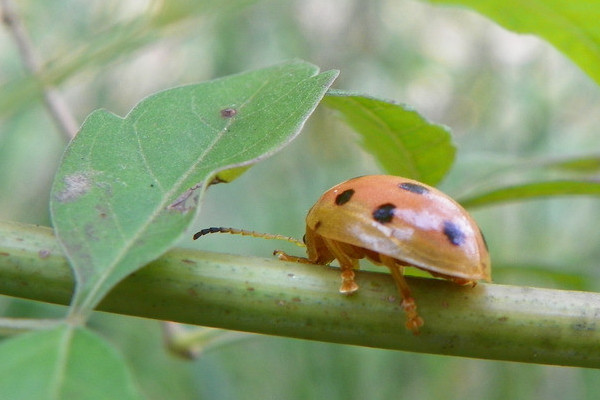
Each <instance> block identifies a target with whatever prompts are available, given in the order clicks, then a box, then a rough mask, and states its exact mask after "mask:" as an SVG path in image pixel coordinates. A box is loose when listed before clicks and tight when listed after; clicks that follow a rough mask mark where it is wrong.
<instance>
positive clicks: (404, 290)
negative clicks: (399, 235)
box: [380, 255, 424, 335]
mask: <svg viewBox="0 0 600 400" xmlns="http://www.w3.org/2000/svg"><path fill="white" fill-rule="evenodd" d="M380 259H381V262H382V263H383V264H384V265H385V266H386V267H388V268H389V269H390V271H391V273H392V277H393V278H394V281H395V282H396V286H397V288H398V291H399V292H400V295H401V296H402V308H403V309H404V312H405V313H406V319H407V320H406V328H407V329H409V330H411V331H412V332H413V333H414V334H415V335H418V334H419V328H420V327H421V326H423V324H424V321H423V318H421V317H420V316H419V313H418V312H417V303H416V302H415V299H414V298H413V297H412V293H411V292H410V287H408V283H406V280H405V279H404V273H403V272H404V271H403V268H404V267H402V266H401V265H398V263H397V262H396V261H395V260H394V259H393V258H391V257H388V256H384V255H380Z"/></svg>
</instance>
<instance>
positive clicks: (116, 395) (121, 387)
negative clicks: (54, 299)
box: [0, 324, 142, 400]
mask: <svg viewBox="0 0 600 400" xmlns="http://www.w3.org/2000/svg"><path fill="white" fill-rule="evenodd" d="M0 359H2V363H1V364H0V396H1V397H2V398H3V399H11V400H19V399H23V400H37V399H39V400H62V399H78V400H86V399H90V400H92V399H98V400H101V399H123V400H128V399H132V400H133V399H141V398H142V396H141V394H140V393H139V391H138V389H137V388H136V386H135V385H134V383H133V380H132V377H131V375H130V373H129V371H128V370H127V368H126V365H125V363H124V360H123V359H122V358H121V356H120V355H119V354H118V353H117V351H116V350H115V349H114V348H113V347H112V346H110V345H109V344H108V343H106V342H105V341H104V340H103V339H102V338H101V337H99V336H97V335H96V334H94V333H92V332H91V331H89V330H87V329H85V328H73V327H72V326H68V325H66V324H63V325H60V326H58V327H56V328H53V329H48V330H39V331H34V332H30V333H27V334H23V335H19V336H16V337H14V338H11V339H6V340H5V341H3V342H2V343H1V344H0Z"/></svg>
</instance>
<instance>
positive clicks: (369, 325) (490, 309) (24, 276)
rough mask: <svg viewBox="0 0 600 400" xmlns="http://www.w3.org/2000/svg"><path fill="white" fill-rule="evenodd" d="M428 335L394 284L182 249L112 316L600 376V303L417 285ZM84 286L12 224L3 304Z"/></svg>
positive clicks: (48, 238) (115, 300) (590, 296)
mask: <svg viewBox="0 0 600 400" xmlns="http://www.w3.org/2000/svg"><path fill="white" fill-rule="evenodd" d="M408 282H409V284H410V286H411V287H412V289H413V294H414V297H415V298H416V299H417V304H418V306H419V311H420V313H421V315H422V317H423V318H424V319H425V326H424V327H423V328H422V332H421V334H420V335H419V336H414V335H413V334H411V333H410V332H409V331H407V330H406V329H405V328H404V322H405V317H404V314H403V311H402V309H401V307H400V306H399V301H398V299H397V295H396V290H395V287H394V283H393V281H392V279H391V277H390V276H389V275H388V274H384V273H370V272H359V273H358V283H359V285H360V290H359V291H358V293H356V294H355V295H353V296H350V297H345V296H342V295H340V294H338V293H337V288H338V286H339V274H338V272H337V271H336V270H335V269H333V268H327V267H322V266H313V265H302V264H294V263H284V262H281V261H278V260H276V259H269V258H254V257H241V256H232V255H226V254H216V253H207V252H199V251H193V250H185V249H174V250H172V251H170V252H168V253H167V254H165V255H164V256H163V257H161V258H160V259H158V260H156V261H154V262H153V263H151V264H149V265H148V266H146V267H145V268H143V269H141V270H140V271H138V272H136V273H134V274H132V275H131V276H130V277H128V278H127V279H126V280H125V281H123V282H122V283H121V284H120V285H118V286H117V287H116V288H115V289H114V290H113V291H112V292H111V293H110V294H109V296H108V297H107V298H106V299H105V300H104V301H103V302H102V303H101V304H100V306H99V307H98V308H99V309H100V310H103V311H109V312H115V313H122V314H130V315H136V316H141V317H147V318H155V319H161V320H170V321H178V322H184V323H189V324H197V325H204V326H211V327H218V328H225V329H232V330H238V331H248V332H257V333H265V334H272V335H281V336H290V337H296V338H304V339H312V340H321V341H327V342H335V343H347V344H354V345H360V346H369V347H379V348H386V349H395V350H406V351H416V352H425V353H435V354H448V355H457V356H466V357H478V358H486V359H496V360H512V361H522V362H531V363H544V364H557V365H572V366H581V367H593V368H598V367H600V345H599V344H600V330H599V327H600V295H598V294H595V293H585V292H572V291H561V290H547V289H534V288H528V287H515V286H505V285H495V284H480V285H478V286H477V287H475V288H465V287H458V286H456V285H454V284H452V283H448V282H445V281H441V280H436V279H418V278H414V279H410V278H409V279H408ZM72 288H73V279H72V277H71V274H70V270H69V267H68V264H67V262H66V260H65V259H64V258H63V257H62V255H61V253H60V249H59V247H58V245H57V242H56V240H55V238H54V236H53V235H52V233H51V231H50V230H49V229H48V228H40V227H33V226H27V225H20V224H14V223H0V294H5V295H9V296H16V297H23V298H28V299H34V300H40V301H46V302H53V303H59V304H68V302H69V300H70V296H71V293H72Z"/></svg>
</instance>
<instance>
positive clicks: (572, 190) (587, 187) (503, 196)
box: [458, 181, 600, 208]
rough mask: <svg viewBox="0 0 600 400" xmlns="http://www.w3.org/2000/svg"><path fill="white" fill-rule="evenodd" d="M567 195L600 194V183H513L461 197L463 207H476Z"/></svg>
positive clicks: (460, 201)
mask: <svg viewBox="0 0 600 400" xmlns="http://www.w3.org/2000/svg"><path fill="white" fill-rule="evenodd" d="M566 195H593V196H600V183H599V182H593V181H550V182H533V183H525V184H521V185H512V186H507V187H503V188H499V189H495V190H491V191H489V192H485V193H481V194H477V195H474V196H471V197H468V198H464V199H459V200H458V201H459V203H460V204H462V205H463V207H467V208H474V207H482V206H489V205H493V204H497V203H507V202H509V201H518V200H526V199H533V198H540V197H551V196H566Z"/></svg>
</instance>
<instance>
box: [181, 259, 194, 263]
mask: <svg viewBox="0 0 600 400" xmlns="http://www.w3.org/2000/svg"><path fill="white" fill-rule="evenodd" d="M181 262H182V263H186V264H196V262H195V261H192V260H188V259H187V258H183V259H181Z"/></svg>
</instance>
